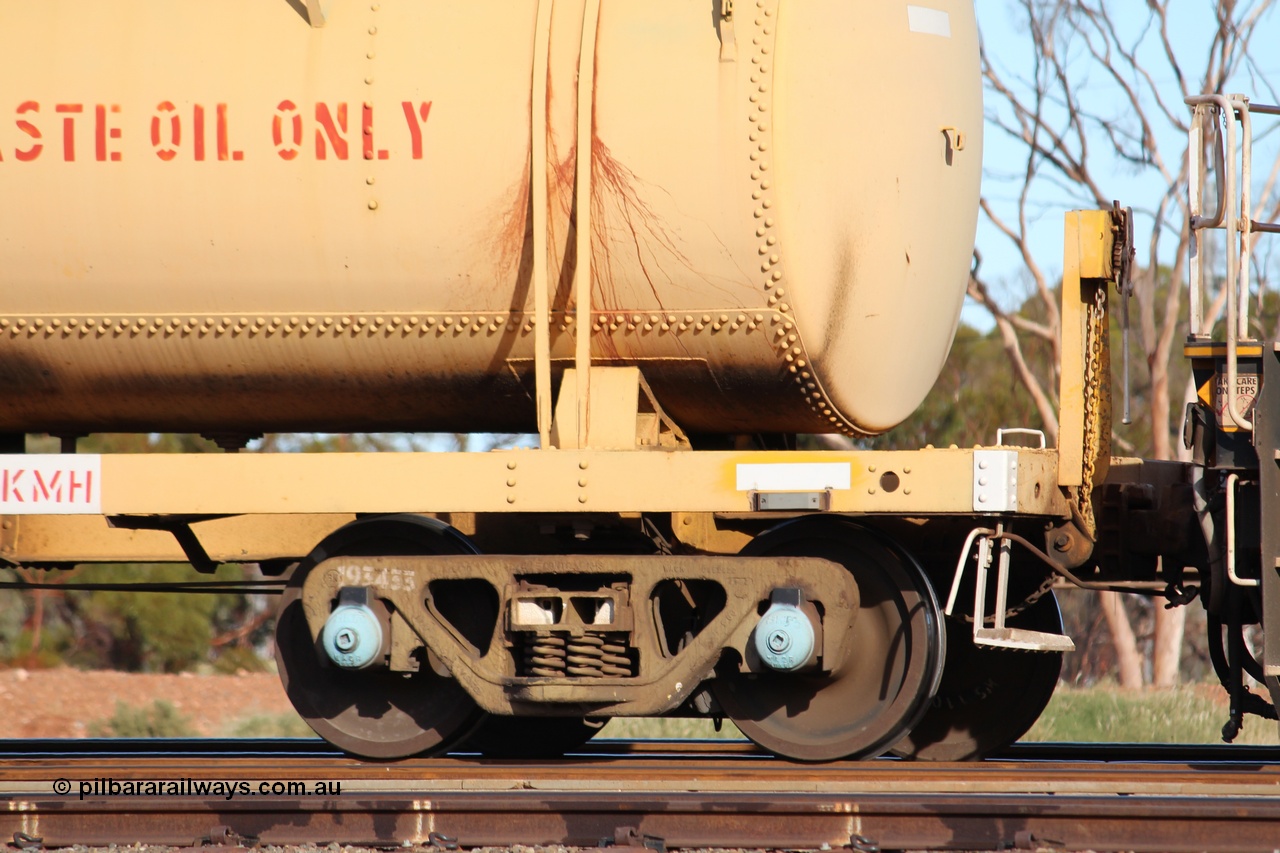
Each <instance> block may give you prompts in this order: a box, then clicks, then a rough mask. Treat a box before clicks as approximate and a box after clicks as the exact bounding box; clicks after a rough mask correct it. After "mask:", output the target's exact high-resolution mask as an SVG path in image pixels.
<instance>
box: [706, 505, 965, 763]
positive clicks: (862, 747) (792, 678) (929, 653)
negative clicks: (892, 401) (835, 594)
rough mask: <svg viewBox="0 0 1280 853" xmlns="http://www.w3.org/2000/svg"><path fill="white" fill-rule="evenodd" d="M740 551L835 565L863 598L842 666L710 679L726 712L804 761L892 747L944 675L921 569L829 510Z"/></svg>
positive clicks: (934, 606)
mask: <svg viewBox="0 0 1280 853" xmlns="http://www.w3.org/2000/svg"><path fill="white" fill-rule="evenodd" d="M742 554H743V556H754V557H760V556H779V557H781V556H791V557H823V558H826V559H828V560H831V561H833V562H836V563H840V564H841V565H843V566H845V568H847V569H848V570H849V571H850V572H851V573H852V574H853V576H854V579H855V580H856V581H857V583H858V592H859V596H860V598H861V604H860V606H859V610H858V613H857V616H856V618H855V620H854V623H853V629H852V631H851V632H850V634H849V647H848V649H847V650H846V652H847V653H846V656H845V659H844V662H843V663H842V664H841V666H840V668H839V669H838V670H836V671H835V672H831V673H828V674H826V675H804V674H794V675H792V674H782V673H769V674H761V675H741V674H738V673H736V672H735V673H732V674H727V675H726V676H725V677H721V678H717V679H716V680H715V681H714V682H713V685H712V689H713V691H714V694H715V697H716V699H717V700H718V701H719V703H720V706H721V708H723V710H724V712H725V714H727V715H728V716H729V718H730V719H732V720H733V722H734V723H735V724H737V726H738V728H739V729H741V730H742V733H743V734H745V735H746V736H747V737H749V738H751V739H752V740H753V741H755V742H756V743H758V744H760V745H761V746H762V747H764V748H765V749H768V750H770V751H771V752H774V753H777V754H778V755H784V756H787V757H789V758H795V759H799V760H802V761H829V760H833V759H837V758H845V757H853V758H865V757H871V756H875V755H878V754H880V753H881V752H883V751H884V750H886V749H888V748H889V747H890V746H892V745H893V744H894V743H895V742H896V741H897V740H898V739H899V738H901V737H902V736H903V735H904V734H906V732H907V731H909V730H910V728H911V726H912V725H913V724H914V723H915V722H916V721H917V720H918V719H919V717H920V715H921V714H922V713H924V711H925V709H926V708H927V707H928V704H929V700H930V699H931V698H932V697H933V693H934V691H935V690H936V689H937V686H938V680H939V678H940V677H941V674H942V661H943V657H944V653H945V635H944V633H943V628H942V617H941V613H940V611H939V608H938V602H937V600H936V598H935V597H934V594H933V590H932V588H931V587H930V585H929V583H928V581H927V580H926V579H925V577H924V574H923V573H922V572H921V570H920V568H919V566H917V565H916V563H915V561H914V560H912V559H911V557H910V556H909V555H907V554H906V553H905V552H904V551H902V550H901V549H899V548H898V547H897V546H895V545H894V544H893V543H892V542H891V541H890V540H889V539H887V538H886V537H884V536H882V535H881V534H879V533H877V532H875V531H872V530H869V529H867V528H865V527H862V526H861V525H858V524H855V523H853V522H852V521H849V520H847V519H843V518H838V517H832V516H809V517H806V518H801V519H797V520H795V521H792V522H788V523H786V524H783V525H781V526H779V527H776V528H774V529H773V530H770V531H769V532H767V533H765V534H763V535H762V536H759V537H757V538H756V539H755V540H753V541H752V542H751V543H750V544H749V545H748V546H747V547H746V548H745V549H743V551H742Z"/></svg>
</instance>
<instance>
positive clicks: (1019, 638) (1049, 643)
mask: <svg viewBox="0 0 1280 853" xmlns="http://www.w3.org/2000/svg"><path fill="white" fill-rule="evenodd" d="M973 642H974V643H975V644H976V645H979V646H993V647H995V648H998V649H1018V650H1019V651H1024V652H1073V651H1075V650H1076V644H1075V643H1073V642H1071V638H1070V637H1064V636H1062V635H1061V634H1049V633H1046V632H1044V631H1028V630H1026V629H1024V628H975V629H974V630H973Z"/></svg>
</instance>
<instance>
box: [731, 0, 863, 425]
mask: <svg viewBox="0 0 1280 853" xmlns="http://www.w3.org/2000/svg"><path fill="white" fill-rule="evenodd" d="M777 26H778V0H756V15H755V35H754V36H753V37H752V39H751V43H752V45H753V46H754V49H753V50H752V53H751V67H750V75H751V78H750V86H748V93H749V94H748V95H747V101H748V109H747V116H748V121H749V123H750V125H751V126H750V130H749V131H748V135H747V138H748V140H749V142H750V145H749V146H748V151H749V154H748V160H749V163H748V165H749V168H750V170H751V201H752V207H753V216H754V218H755V221H756V231H755V234H756V237H757V239H758V240H759V241H760V242H759V244H758V246H759V248H758V252H759V255H760V274H761V276H762V277H763V283H764V294H765V300H766V302H767V305H768V307H769V310H770V311H771V312H776V313H775V315H774V317H773V325H774V332H773V334H771V335H768V336H767V338H768V340H769V343H770V345H771V346H772V347H773V350H774V352H775V353H776V354H777V355H778V357H779V358H780V359H781V361H782V366H783V370H784V371H785V372H786V374H787V375H789V376H791V377H792V379H793V380H794V382H795V384H796V387H797V388H798V389H799V391H800V393H801V394H803V395H804V399H805V403H806V404H808V406H809V408H810V409H812V410H813V412H814V413H815V414H816V415H818V417H820V418H822V419H824V420H826V421H827V423H828V424H830V425H831V427H832V428H833V429H836V430H838V431H840V432H843V433H845V434H846V435H857V434H858V431H857V430H856V429H854V427H853V426H852V424H849V423H848V422H847V421H845V419H844V418H843V417H841V416H840V415H838V414H837V413H836V411H835V407H834V406H832V404H831V400H830V399H829V398H828V397H827V395H826V393H825V392H824V391H823V389H822V386H821V383H819V382H818V381H817V379H816V377H814V376H813V375H812V371H811V370H810V369H809V357H808V354H807V352H806V350H805V346H804V341H803V340H801V338H800V330H799V329H798V328H796V326H795V322H794V320H793V319H792V318H791V305H790V304H789V303H788V302H787V301H786V300H787V288H786V277H785V275H784V274H783V269H784V267H783V252H782V249H781V247H780V246H779V235H778V228H777V221H776V217H775V215H774V213H775V211H774V192H775V191H774V188H773V182H774V178H773V176H772V175H773V173H772V172H771V171H770V168H769V167H770V166H771V165H772V162H771V160H772V158H771V156H770V155H771V153H772V151H773V145H772V142H773V130H772V128H773V120H772V117H771V115H772V112H773V110H772V106H773V88H774V87H773V65H774V55H775V54H774V44H775V42H776V39H777V34H776V30H777Z"/></svg>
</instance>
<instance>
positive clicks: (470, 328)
mask: <svg viewBox="0 0 1280 853" xmlns="http://www.w3.org/2000/svg"><path fill="white" fill-rule="evenodd" d="M573 319H574V318H573V315H572V314H567V315H566V314H565V313H564V312H563V311H555V312H552V317H551V320H552V327H553V330H554V329H559V331H561V332H567V331H569V330H570V329H571V328H572V327H573ZM532 331H533V324H532V322H530V320H529V318H527V317H525V315H523V314H507V313H503V312H499V313H494V314H490V313H484V314H445V313H433V314H426V313H414V314H409V313H404V314H304V313H302V312H299V313H296V314H288V315H285V314H279V315H269V316H262V315H254V314H246V315H221V316H208V315H201V316H196V315H189V314H172V315H161V316H157V315H154V314H149V315H143V316H120V315H112V316H95V317H66V316H61V317H30V316H27V317H22V316H14V315H10V316H8V317H0V334H8V335H9V336H11V337H19V336H22V335H25V336H27V337H30V338H34V337H37V336H39V337H42V338H52V337H55V336H58V337H62V338H71V337H78V338H88V337H90V336H92V337H96V338H103V337H107V336H112V337H121V336H125V335H128V336H129V337H133V338H137V337H148V338H169V337H174V336H177V337H183V338H187V337H197V338H204V337H213V338H223V337H230V338H239V337H250V338H253V337H302V336H307V335H315V336H332V337H361V336H364V337H374V336H381V337H387V338H390V337H397V336H398V337H409V336H410V335H417V336H419V337H423V336H426V335H432V336H434V337H437V338H439V337H445V336H449V337H459V336H462V335H464V334H465V335H472V336H474V335H480V334H484V335H486V336H489V335H498V334H507V333H520V334H522V335H528V334H532Z"/></svg>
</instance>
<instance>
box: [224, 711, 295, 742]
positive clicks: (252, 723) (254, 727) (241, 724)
mask: <svg viewBox="0 0 1280 853" xmlns="http://www.w3.org/2000/svg"><path fill="white" fill-rule="evenodd" d="M224 732H225V736H226V737H265V738H276V737H309V738H314V737H316V733H315V732H313V731H312V730H311V727H310V726H308V725H307V724H306V723H304V722H303V721H302V718H301V717H299V716H298V715H297V714H255V715H254V716H252V717H245V718H243V719H240V720H234V721H232V722H231V723H230V724H229V725H228V726H226V728H225V729H224Z"/></svg>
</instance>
